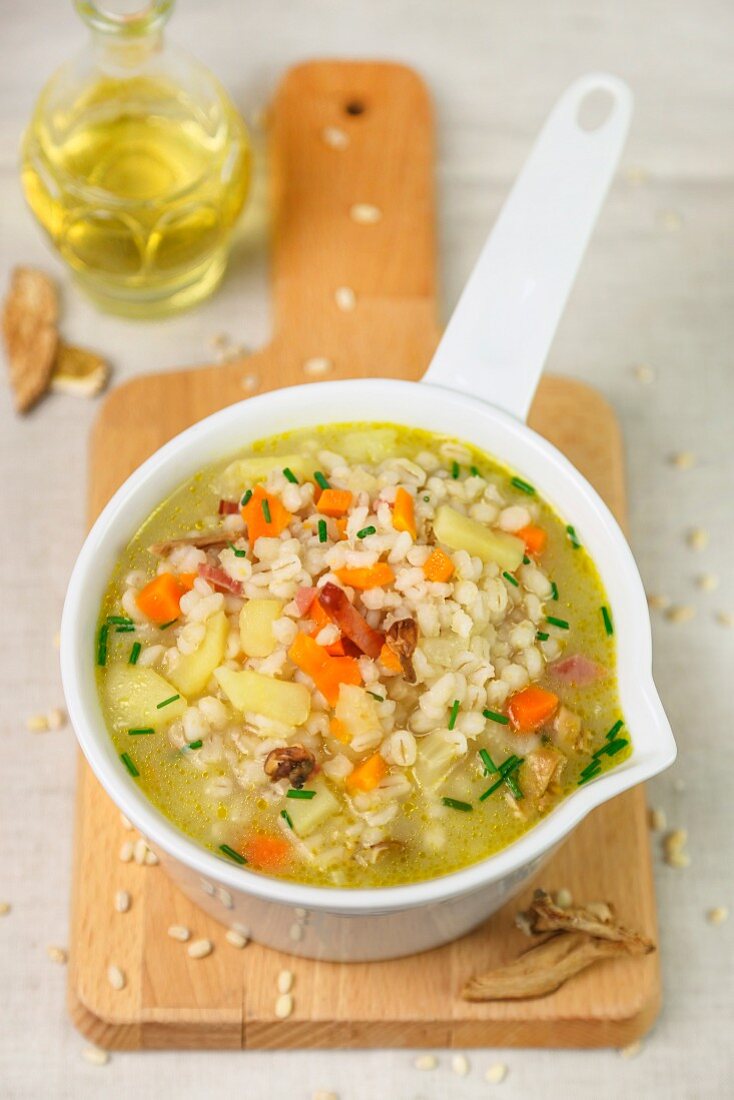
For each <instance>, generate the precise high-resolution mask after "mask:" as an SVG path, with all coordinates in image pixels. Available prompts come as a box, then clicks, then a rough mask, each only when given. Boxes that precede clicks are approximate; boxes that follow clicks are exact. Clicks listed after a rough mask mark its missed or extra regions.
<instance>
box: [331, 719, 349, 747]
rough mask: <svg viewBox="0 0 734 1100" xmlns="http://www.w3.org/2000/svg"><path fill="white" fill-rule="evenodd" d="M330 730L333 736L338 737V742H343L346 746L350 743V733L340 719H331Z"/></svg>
mask: <svg viewBox="0 0 734 1100" xmlns="http://www.w3.org/2000/svg"><path fill="white" fill-rule="evenodd" d="M329 730H330V732H331V736H332V737H336V739H337V741H343V742H344V743H345V744H348V743H349V732H348V730H347V727H346V726H345V725H344V723H343V722H342V721H341V719H340V718H332V719H331V721H330V722H329Z"/></svg>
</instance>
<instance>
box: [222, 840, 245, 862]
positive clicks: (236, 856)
mask: <svg viewBox="0 0 734 1100" xmlns="http://www.w3.org/2000/svg"><path fill="white" fill-rule="evenodd" d="M219 851H220V852H224V854H225V856H229V858H230V859H233V860H234V861H235V863H247V860H246V859H245V857H244V856H241V855H240V853H239V852H235V850H234V848H230V846H229V844H220V845H219Z"/></svg>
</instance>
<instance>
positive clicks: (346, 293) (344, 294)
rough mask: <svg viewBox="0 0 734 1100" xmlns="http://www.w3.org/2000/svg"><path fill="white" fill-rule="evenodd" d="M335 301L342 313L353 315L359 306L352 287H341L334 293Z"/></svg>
mask: <svg viewBox="0 0 734 1100" xmlns="http://www.w3.org/2000/svg"><path fill="white" fill-rule="evenodd" d="M334 301H335V302H336V306H337V309H340V310H341V311H342V313H351V312H352V310H353V309H354V308H355V306H356V305H357V296H356V294H355V293H354V291H353V290H352V288H351V287H350V286H340V287H337V289H336V290H335V291H334Z"/></svg>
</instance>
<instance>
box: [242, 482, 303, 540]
mask: <svg viewBox="0 0 734 1100" xmlns="http://www.w3.org/2000/svg"><path fill="white" fill-rule="evenodd" d="M268 516H269V517H270V519H268ZM242 518H243V519H244V521H245V523H246V524H247V534H248V537H249V539H250V545H251V546H253V545H254V544H255V542H256V540H257V539H259V538H260V537H261V536H263V535H265V536H266V537H268V538H277V537H278V535H279V534H280V533H281V532H282V531H285V529H286V527H287V526H288V524H289V523H290V521H291V520H292V519H293V516H292V515H291V514H290V512H289V511H288V509H287V508H285V507H284V505H283V504H281V502H280V500H279V499H278V498H277V497H276V496H273V494H272V493H268V492H266V491H265V489H263V487H262V485H256V486H255V488H254V489H253V490H252V496H251V497H250V499H249V500H248V502H247V504H246V505H245V506H244V508H243V509H242Z"/></svg>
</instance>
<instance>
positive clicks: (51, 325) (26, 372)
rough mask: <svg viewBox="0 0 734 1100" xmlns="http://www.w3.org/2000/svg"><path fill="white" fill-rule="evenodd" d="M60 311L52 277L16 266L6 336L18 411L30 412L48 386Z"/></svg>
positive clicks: (5, 312) (6, 309) (5, 311)
mask: <svg viewBox="0 0 734 1100" xmlns="http://www.w3.org/2000/svg"><path fill="white" fill-rule="evenodd" d="M58 314H59V306H58V298H57V295H56V288H55V286H54V284H53V282H52V280H51V279H49V277H48V276H47V275H44V273H43V272H42V271H37V270H36V269H35V268H32V267H17V268H15V270H14V271H13V274H12V277H11V281H10V291H9V293H8V296H7V298H6V300H5V306H4V309H3V336H4V338H5V350H6V353H7V357H8V369H9V373H10V384H11V386H12V388H13V391H14V394H15V407H16V409H17V410H18V412H21V413H25V412H28V410H29V409H30V408H32V407H33V405H35V404H36V402H37V401H38V400H39V398H41V397H42V396H43V394H44V393H45V392H46V390H47V389H48V387H49V383H50V381H51V372H52V370H53V366H54V361H55V359H56V351H57V347H58V342H59V336H58V331H57V328H56V323H57V321H58Z"/></svg>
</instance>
